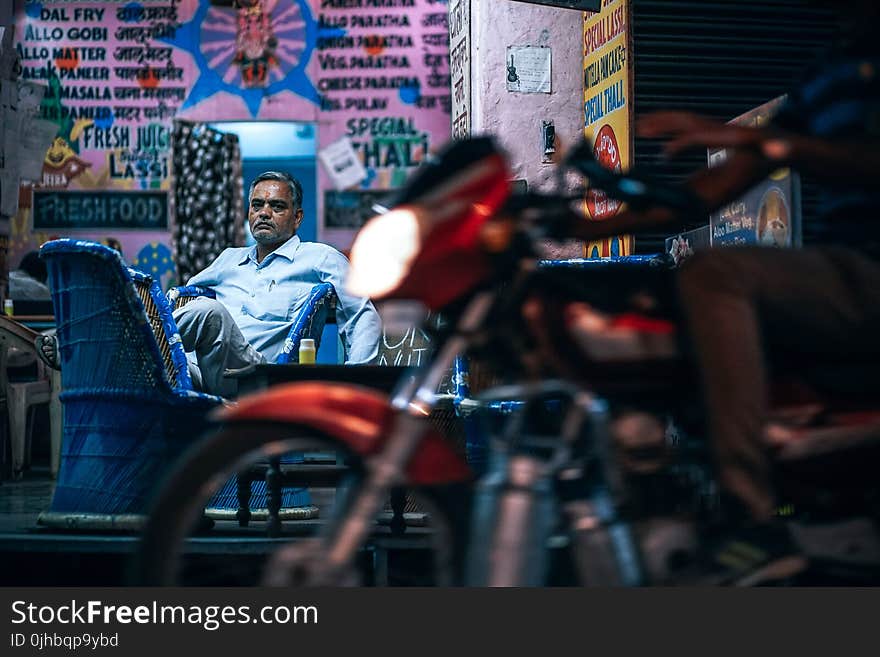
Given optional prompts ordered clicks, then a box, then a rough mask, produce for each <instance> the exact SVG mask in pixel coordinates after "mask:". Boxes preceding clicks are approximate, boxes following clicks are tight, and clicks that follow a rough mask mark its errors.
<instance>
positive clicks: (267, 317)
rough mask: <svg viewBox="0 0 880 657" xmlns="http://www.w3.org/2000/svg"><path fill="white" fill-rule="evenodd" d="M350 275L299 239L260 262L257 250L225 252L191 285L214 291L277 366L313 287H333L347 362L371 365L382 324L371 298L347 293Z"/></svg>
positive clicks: (338, 257)
mask: <svg viewBox="0 0 880 657" xmlns="http://www.w3.org/2000/svg"><path fill="white" fill-rule="evenodd" d="M347 272H348V260H347V259H346V258H345V256H344V255H342V254H341V253H340V252H339V251H337V250H336V249H334V248H333V247H331V246H328V245H326V244H319V243H317V242H303V241H302V240H300V238H299V237H298V236H297V235H294V236H293V237H291V238H290V239H289V240H288V241H287V242H285V243H284V244H282V245H281V246H280V247H278V248H277V249H276V250H275V251H273V252H272V253H270V254H269V255H267V256H266V257H265V258H264V259H263V262H261V263H257V247H256V246H252V247H240V248H231V249H226V250H225V251H223V253H221V254H220V255H219V256H218V257H217V259H216V260H215V261H214V262H213V263H211V265H210V266H209V267H207V268H206V269H204V270H203V271H201V272H199V273H198V274H196V275H195V276H193V277H192V278H191V279H189V281H188V282H187V285H202V286H204V287H210V288H211V289H212V290H214V292H216V294H217V300H218V301H219V302H220V303H222V304H223V305H224V306H226V308H227V309H228V310H229V312H230V313H231V314H232V317H233V318H234V319H235V323H236V324H238V328H239V329H241V333H242V335H243V336H244V337H245V339H246V340H247V341H248V342H249V343H250V344H251V345H252V346H253V347H254V348H255V349H256V350H257V351H258V352H260V353H261V354H263V356H265V358H266V361H267V362H269V363H274V362H275V359H276V358H278V355H279V354H280V353H281V349H282V347H283V346H284V339H285V338H286V337H287V334H288V332H289V331H290V328H291V326H292V325H293V322H294V320H295V319H296V317H297V316H298V315H299V312H300V310H301V309H302V307H303V304H305V302H306V299H308V296H309V292H310V291H311V289H312V287H313V286H315V285H317V284H319V283H331V284H332V285H333V287H334V288H336V295H337V302H336V325H337V327H338V328H339V335H340V336H341V337H342V343H343V345H344V346H345V354H346V356H345V362H346V363H351V364H355V363H371V362H373V361H374V360H375V359H376V356H377V355H378V353H379V338H380V337H381V333H382V329H381V322H380V320H379V315H378V313H377V312H376V309H375V308H374V307H373V304H372V303H370V301H369V300H368V299H362V298H360V297H354V296H351V295H350V294H347V293H346V292H345V285H344V282H345V276H346V273H347Z"/></svg>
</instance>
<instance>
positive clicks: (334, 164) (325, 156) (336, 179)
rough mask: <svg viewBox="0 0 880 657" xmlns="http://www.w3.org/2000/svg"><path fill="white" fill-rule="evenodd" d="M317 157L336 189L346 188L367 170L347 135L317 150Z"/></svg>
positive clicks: (363, 176)
mask: <svg viewBox="0 0 880 657" xmlns="http://www.w3.org/2000/svg"><path fill="white" fill-rule="evenodd" d="M318 159H319V160H321V164H323V165H324V169H325V170H326V171H327V175H328V176H330V180H331V181H332V182H333V187H335V188H336V189H347V188H349V187H351V186H353V185H357V184H359V183H360V182H361V181H362V180H363V179H364V178H366V177H367V170H366V169H365V168H364V165H363V164H362V163H361V159H360V158H359V157H358V154H357V153H356V152H355V150H354V146H352V144H351V140H350V139H349V138H348V137H343V138H342V139H338V140H336V141H334V142H333V143H332V144H330V145H329V146H327V147H326V148H324V149H322V150H320V151H318Z"/></svg>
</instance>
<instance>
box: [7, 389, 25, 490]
mask: <svg viewBox="0 0 880 657" xmlns="http://www.w3.org/2000/svg"><path fill="white" fill-rule="evenodd" d="M8 395H9V396H8V398H7V400H6V403H7V405H8V409H9V444H10V447H11V449H10V452H11V454H12V478H13V479H20V478H21V476H22V472H23V469H24V448H25V440H26V438H25V434H26V432H27V393H26V392H25V391H24V390H23V389H21V388H19V387H18V386H14V385H11V386H9V391H8Z"/></svg>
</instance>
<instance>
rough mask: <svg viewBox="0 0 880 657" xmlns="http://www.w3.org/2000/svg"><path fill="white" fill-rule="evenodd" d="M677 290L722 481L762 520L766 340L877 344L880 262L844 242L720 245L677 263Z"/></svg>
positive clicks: (768, 510)
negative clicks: (826, 245) (792, 246)
mask: <svg viewBox="0 0 880 657" xmlns="http://www.w3.org/2000/svg"><path fill="white" fill-rule="evenodd" d="M679 292H680V296H681V303H682V306H683V308H684V312H685V315H686V318H687V323H688V328H689V330H690V335H689V337H690V339H691V340H692V343H693V348H694V353H695V357H696V359H697V363H698V365H699V367H700V370H701V374H702V383H703V390H704V396H705V402H706V406H707V411H708V415H709V431H710V434H711V439H712V444H713V449H714V451H715V456H716V459H717V463H718V468H719V475H720V479H721V483H722V486H723V487H724V488H725V489H726V491H728V492H729V493H732V494H733V495H734V496H735V498H736V499H738V500H739V501H740V502H741V503H742V504H743V505H745V507H746V508H747V509H748V510H749V511H750V512H751V515H752V516H753V519H755V520H757V521H758V522H767V521H769V520H770V519H771V518H772V516H773V512H774V509H775V498H774V494H773V489H772V486H771V482H770V464H769V461H768V457H767V454H766V448H765V445H764V444H763V441H762V438H761V436H762V430H763V427H764V423H765V420H766V415H767V396H768V392H767V388H768V384H767V374H766V366H765V362H764V353H765V349H766V350H769V352H772V351H773V349H774V348H777V347H779V348H781V347H785V348H786V349H791V350H793V351H795V352H798V353H803V354H804V355H805V357H806V358H810V357H812V356H814V355H816V354H822V353H824V354H828V355H833V354H841V353H852V351H853V349H857V348H862V349H871V350H873V351H876V350H877V346H876V345H875V344H874V343H875V341H874V340H873V339H871V327H872V326H875V324H874V322H875V321H876V320H877V316H878V315H877V310H876V309H877V308H878V304H880V265H878V264H876V263H874V262H873V261H870V260H868V259H865V258H863V257H862V256H859V255H858V254H856V253H854V252H848V251H844V250H839V249H826V250H809V249H807V250H803V251H794V250H792V251H783V250H775V249H718V250H711V251H706V252H703V253H699V254H697V255H696V256H695V257H694V258H693V260H692V261H691V262H689V263H688V264H687V265H686V266H685V267H684V268H683V269H682V271H681V272H680V277H679Z"/></svg>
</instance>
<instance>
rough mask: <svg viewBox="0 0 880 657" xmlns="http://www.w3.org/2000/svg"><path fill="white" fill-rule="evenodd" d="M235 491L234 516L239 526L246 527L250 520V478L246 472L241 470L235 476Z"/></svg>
mask: <svg viewBox="0 0 880 657" xmlns="http://www.w3.org/2000/svg"><path fill="white" fill-rule="evenodd" d="M235 483H236V488H235V492H236V494H237V496H238V511H236V512H235V517H236V518H237V519H238V526H239V527H247V526H248V523H249V522H250V521H251V478H250V476H249V475H248V473H247V472H241V473H239V474H238V476H237V477H236V478H235Z"/></svg>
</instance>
